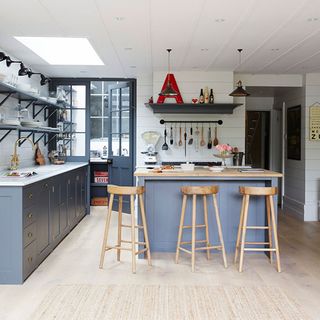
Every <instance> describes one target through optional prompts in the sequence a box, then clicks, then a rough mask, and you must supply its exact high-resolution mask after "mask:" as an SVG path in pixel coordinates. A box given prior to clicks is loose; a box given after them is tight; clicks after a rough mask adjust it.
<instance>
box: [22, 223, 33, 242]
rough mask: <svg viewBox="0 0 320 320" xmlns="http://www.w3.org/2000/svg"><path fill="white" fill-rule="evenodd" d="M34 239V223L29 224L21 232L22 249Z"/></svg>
mask: <svg viewBox="0 0 320 320" xmlns="http://www.w3.org/2000/svg"><path fill="white" fill-rule="evenodd" d="M35 239H36V223H33V224H30V226H29V227H26V228H25V229H24V230H23V244H24V247H26V246H28V245H29V244H30V243H31V242H33V241H34V240H35Z"/></svg>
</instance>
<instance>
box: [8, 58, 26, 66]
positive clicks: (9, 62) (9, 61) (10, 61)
mask: <svg viewBox="0 0 320 320" xmlns="http://www.w3.org/2000/svg"><path fill="white" fill-rule="evenodd" d="M6 63H7V67H10V66H11V64H12V63H22V61H15V60H11V58H10V57H8V56H7V58H6Z"/></svg>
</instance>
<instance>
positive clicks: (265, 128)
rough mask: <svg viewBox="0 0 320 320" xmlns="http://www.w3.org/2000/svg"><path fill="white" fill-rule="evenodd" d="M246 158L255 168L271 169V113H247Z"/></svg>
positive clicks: (247, 162)
mask: <svg viewBox="0 0 320 320" xmlns="http://www.w3.org/2000/svg"><path fill="white" fill-rule="evenodd" d="M245 130H246V137H245V157H246V164H248V165H251V166H252V167H253V168H263V169H267V170H269V169H270V112H269V111H246V129H245Z"/></svg>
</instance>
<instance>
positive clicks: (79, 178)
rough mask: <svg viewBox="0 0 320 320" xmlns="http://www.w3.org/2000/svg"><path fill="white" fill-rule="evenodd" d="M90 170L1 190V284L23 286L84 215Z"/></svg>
mask: <svg viewBox="0 0 320 320" xmlns="http://www.w3.org/2000/svg"><path fill="white" fill-rule="evenodd" d="M87 171H88V166H84V167H80V168H78V169H74V170H71V171H69V172H67V173H63V174H60V175H56V176H54V177H52V178H48V179H45V180H41V181H39V182H36V183H33V184H31V185H28V186H26V187H0V204H1V205H0V217H1V219H2V220H1V223H0V240H1V239H3V241H1V242H0V255H1V259H0V284H18V283H22V282H23V281H24V280H25V279H26V278H27V277H28V276H29V275H30V274H31V273H32V272H33V271H34V270H35V269H36V268H37V266H38V265H39V264H40V263H41V262H42V261H43V260H44V259H45V258H46V257H47V256H48V255H49V254H50V253H51V252H52V250H54V248H55V247H56V246H57V245H58V244H59V242H60V241H61V240H62V239H63V238H64V237H65V236H66V235H67V234H68V233H69V232H70V230H72V229H73V228H74V227H75V226H76V224H77V223H78V222H79V221H80V220H81V219H82V218H83V217H84V216H85V214H86V213H87V212H86V208H87V207H88V204H87V191H86V190H87V177H88V172H87Z"/></svg>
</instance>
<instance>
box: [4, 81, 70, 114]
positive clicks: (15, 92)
mask: <svg viewBox="0 0 320 320" xmlns="http://www.w3.org/2000/svg"><path fill="white" fill-rule="evenodd" d="M0 94H3V95H5V97H4V98H3V99H2V100H0V106H1V105H2V104H3V103H4V102H5V101H6V100H7V99H8V98H10V97H11V98H15V99H18V100H19V101H28V102H30V104H31V103H33V104H36V105H38V106H46V107H48V108H55V109H64V108H65V107H66V106H65V105H64V104H57V103H52V102H50V101H48V100H46V99H43V98H41V97H39V96H36V95H33V94H32V93H30V92H27V91H23V90H20V89H18V88H16V87H14V86H11V85H9V84H7V83H4V82H0Z"/></svg>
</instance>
